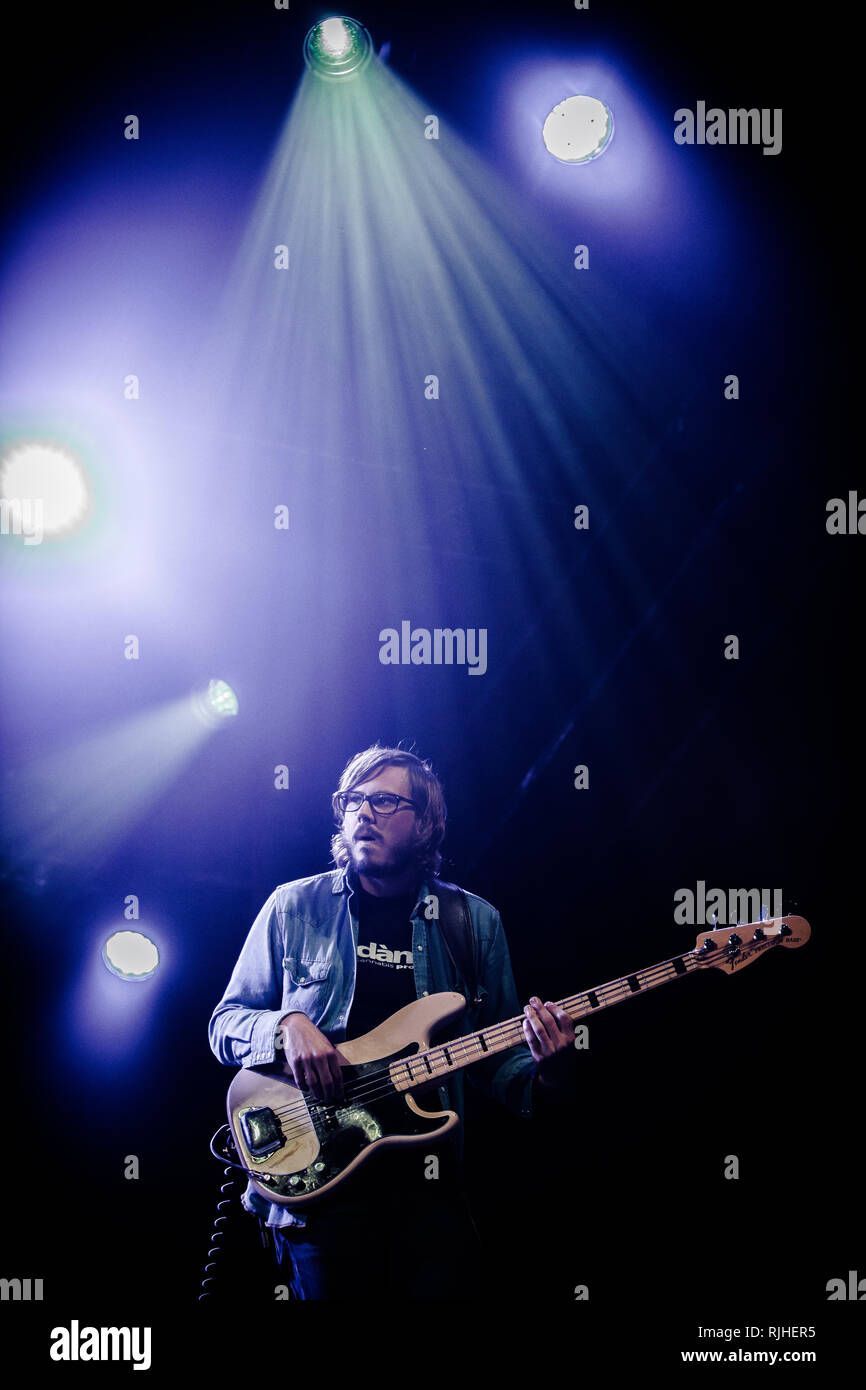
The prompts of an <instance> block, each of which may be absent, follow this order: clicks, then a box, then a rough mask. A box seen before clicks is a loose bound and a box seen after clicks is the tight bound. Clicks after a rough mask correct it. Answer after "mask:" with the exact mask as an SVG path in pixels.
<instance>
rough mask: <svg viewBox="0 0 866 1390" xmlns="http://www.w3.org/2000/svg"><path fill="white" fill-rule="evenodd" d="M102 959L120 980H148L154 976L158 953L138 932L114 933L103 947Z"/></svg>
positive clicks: (146, 938) (148, 938)
mask: <svg viewBox="0 0 866 1390" xmlns="http://www.w3.org/2000/svg"><path fill="white" fill-rule="evenodd" d="M102 959H103V961H104V962H105V964H106V966H107V967H108V969H109V970H110V971H111V973H112V974H113V975H117V976H118V977H119V978H120V979H121V980H149V979H150V977H151V976H152V975H155V974H156V970H157V967H158V965H159V951H158V950H157V948H156V946H155V945H154V943H153V942H152V941H151V939H150V937H149V936H143V935H142V933H141V932H140V931H116V932H113V933H112V935H111V936H110V937H109V938H108V940H107V941H106V943H105V945H104V946H103V948H102Z"/></svg>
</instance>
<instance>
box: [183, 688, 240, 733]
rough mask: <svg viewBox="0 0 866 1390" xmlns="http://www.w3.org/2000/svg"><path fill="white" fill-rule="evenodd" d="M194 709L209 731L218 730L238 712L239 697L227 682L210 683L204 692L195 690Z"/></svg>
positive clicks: (193, 696)
mask: <svg viewBox="0 0 866 1390" xmlns="http://www.w3.org/2000/svg"><path fill="white" fill-rule="evenodd" d="M192 707H193V711H194V713H195V715H196V717H197V718H198V719H199V720H200V721H201V723H203V724H204V725H205V726H206V727H207V728H208V729H218V728H219V727H220V725H221V724H223V723H224V722H225V720H226V719H231V718H233V716H234V715H236V714H237V712H238V697H237V695H236V694H235V692H234V691H233V690H232V688H231V686H230V685H228V684H227V683H226V682H225V681H218V680H213V681H209V682H208V685H207V688H206V689H204V690H194V691H193V694H192Z"/></svg>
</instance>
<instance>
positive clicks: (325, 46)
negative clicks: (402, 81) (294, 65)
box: [304, 15, 373, 77]
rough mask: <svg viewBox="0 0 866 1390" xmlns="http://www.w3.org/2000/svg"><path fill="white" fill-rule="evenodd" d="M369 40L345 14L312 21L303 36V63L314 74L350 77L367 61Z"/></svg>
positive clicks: (357, 24) (355, 21)
mask: <svg viewBox="0 0 866 1390" xmlns="http://www.w3.org/2000/svg"><path fill="white" fill-rule="evenodd" d="M372 52H373V40H372V39H371V38H370V35H369V34H368V33H367V30H366V29H365V28H364V26H363V24H359V23H358V21H357V20H356V19H347V18H346V17H345V15H343V16H342V17H335V18H332V19H323V20H322V22H321V23H320V24H314V25H313V27H312V29H311V30H310V32H309V33H308V34H307V37H306V38H305V39H304V62H305V63H306V65H307V67H308V68H309V69H310V72H314V73H316V75H317V76H318V77H351V76H352V75H353V74H354V73H357V72H360V71H361V69H362V68H365V67H366V66H367V64H368V63H369V61H370V56H371V54H372Z"/></svg>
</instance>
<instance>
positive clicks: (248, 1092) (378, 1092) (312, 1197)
mask: <svg viewBox="0 0 866 1390" xmlns="http://www.w3.org/2000/svg"><path fill="white" fill-rule="evenodd" d="M810 935H811V928H810V927H809V923H808V922H807V921H806V920H805V919H804V918H803V917H777V918H770V919H769V920H768V921H763V922H753V923H750V924H749V925H746V926H737V927H736V928H735V929H733V930H731V928H730V927H724V928H718V929H716V930H713V931H709V932H701V933H700V934H699V936H698V938H697V941H696V943H695V948H694V950H692V951H688V952H686V953H685V954H683V955H681V956H674V957H673V959H671V960H666V961H662V962H661V963H660V964H659V965H651V966H649V967H648V968H647V969H646V970H638V971H635V973H634V974H632V975H624V976H623V977H622V978H621V979H619V980H612V981H610V982H609V983H608V984H606V985H599V986H598V987H597V988H596V989H589V990H585V991H584V992H583V993H582V994H573V995H571V996H570V997H569V998H567V999H561V1000H560V1001H559V1007H560V1008H562V1009H564V1010H565V1012H566V1013H568V1014H569V1015H570V1017H571V1018H573V1019H574V1020H575V1021H577V1020H578V1019H583V1018H588V1017H589V1016H590V1015H591V1014H596V1013H600V1011H601V1010H602V1009H608V1008H610V1006H611V1005H612V1004H619V1003H621V1002H622V1001H623V1000H624V999H634V998H635V997H636V996H637V995H639V994H644V993H646V991H647V990H649V989H655V988H656V987H657V986H658V985H663V984H667V983H668V981H669V980H678V979H681V978H682V977H683V976H685V975H691V974H692V973H693V972H694V971H696V970H704V969H715V970H722V971H723V972H724V973H725V974H726V975H733V974H735V973H736V972H737V971H738V970H742V969H744V968H745V966H747V965H750V964H751V963H752V961H754V960H757V959H758V957H759V956H762V955H766V954H767V952H768V951H772V950H774V949H775V948H776V947H778V946H784V947H786V948H789V949H790V948H792V947H793V948H796V947H798V946H803V945H805V943H806V942H807V941H808V940H809V936H810ZM464 1008H465V1001H464V998H463V995H462V994H457V993H452V992H447V993H442V994H431V995H429V996H428V997H427V998H425V999H417V1000H415V1001H414V1002H413V1003H411V1004H407V1005H406V1006H405V1007H404V1008H402V1009H398V1010H397V1012H396V1013H395V1014H392V1015H391V1016H390V1018H387V1019H386V1020H385V1021H384V1022H383V1023H380V1024H379V1025H378V1026H377V1027H376V1028H374V1029H373V1030H372V1031H371V1032H369V1033H365V1034H364V1036H363V1037H360V1038H352V1039H351V1040H350V1041H348V1042H343V1043H341V1044H340V1045H339V1047H337V1049H336V1051H337V1055H338V1057H339V1058H340V1063H341V1072H342V1080H343V1096H342V1098H341V1099H340V1100H339V1101H336V1102H334V1103H332V1104H325V1103H324V1102H319V1101H316V1100H314V1099H313V1098H312V1097H311V1096H310V1095H308V1094H307V1093H306V1092H304V1091H302V1090H300V1088H299V1087H298V1086H296V1085H295V1083H294V1081H293V1080H292V1077H291V1075H290V1074H289V1070H288V1067H287V1066H286V1064H285V1063H274V1064H272V1065H271V1066H267V1067H244V1068H242V1069H241V1070H240V1071H239V1072H238V1073H237V1075H236V1076H235V1077H234V1079H233V1081H232V1083H231V1085H230V1087H229V1092H228V1119H229V1125H230V1127H231V1131H232V1134H233V1136H234V1140H235V1144H236V1145H237V1149H238V1154H239V1155H240V1160H241V1163H240V1166H242V1167H243V1169H244V1171H246V1172H247V1173H248V1175H249V1177H250V1178H251V1179H252V1181H253V1186H254V1187H255V1188H256V1189H257V1191H259V1192H260V1193H261V1194H262V1196H263V1197H266V1198H268V1200H269V1201H271V1202H276V1203H278V1204H280V1205H282V1206H287V1207H294V1206H297V1207H301V1206H304V1205H306V1204H307V1203H310V1202H313V1201H316V1200H318V1199H319V1198H321V1197H324V1196H325V1195H326V1194H327V1193H329V1192H333V1191H334V1189H335V1188H336V1187H338V1186H339V1184H340V1183H342V1182H343V1181H344V1180H345V1179H346V1178H348V1177H349V1176H350V1175H351V1174H352V1173H353V1172H355V1171H356V1170H357V1169H358V1168H359V1167H360V1166H361V1165H362V1164H364V1163H366V1162H367V1161H368V1160H370V1159H372V1158H374V1156H375V1155H376V1153H377V1152H379V1151H381V1150H382V1149H384V1148H386V1147H389V1146H392V1145H407V1144H430V1143H431V1141H435V1140H437V1139H439V1138H441V1137H442V1136H443V1135H445V1134H447V1133H448V1132H449V1130H452V1129H454V1127H455V1126H456V1125H457V1124H458V1123H459V1119H458V1116H457V1115H456V1114H455V1112H454V1111H453V1110H439V1111H432V1112H431V1111H425V1110H423V1109H422V1108H421V1106H419V1105H418V1103H417V1101H416V1099H415V1097H416V1095H418V1094H419V1093H421V1092H423V1091H425V1090H429V1089H431V1088H433V1087H436V1086H439V1085H441V1084H442V1082H443V1081H444V1080H446V1079H447V1078H448V1077H449V1076H451V1075H453V1074H454V1073H455V1072H458V1071H460V1070H461V1069H462V1068H463V1067H470V1066H472V1064H473V1063H474V1062H481V1061H483V1060H484V1059H485V1058H486V1057H492V1056H493V1055H494V1054H495V1053H497V1052H502V1051H504V1050H505V1049H506V1048H509V1047H515V1046H519V1045H520V1044H523V1045H524V1046H526V1039H525V1037H524V1033H523V1015H522V1014H520V1015H519V1016H518V1017H517V1018H511V1019H508V1020H507V1021H506V1022H504V1023H494V1024H491V1025H490V1026H488V1027H487V1028H482V1029H479V1031H478V1032H476V1033H467V1034H466V1035H465V1036H464V1037H458V1038H453V1039H451V1040H450V1041H447V1042H440V1043H436V1044H434V1045H432V1046H431V1041H430V1040H431V1037H432V1036H435V1035H436V1034H437V1033H441V1032H442V1031H443V1029H446V1028H449V1029H450V1027H451V1026H452V1025H453V1026H458V1025H459V1021H460V1018H461V1016H462V1014H463V1011H464Z"/></svg>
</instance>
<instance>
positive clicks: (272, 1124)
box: [240, 1105, 285, 1159]
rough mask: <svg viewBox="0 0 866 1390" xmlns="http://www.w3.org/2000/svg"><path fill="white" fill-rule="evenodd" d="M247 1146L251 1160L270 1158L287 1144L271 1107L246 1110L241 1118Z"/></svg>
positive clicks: (264, 1106) (263, 1106)
mask: <svg viewBox="0 0 866 1390" xmlns="http://www.w3.org/2000/svg"><path fill="white" fill-rule="evenodd" d="M240 1122H241V1129H242V1130H243V1134H244V1140H245V1142H246V1146H247V1148H248V1149H249V1151H250V1157H251V1158H259V1159H261V1158H268V1157H269V1156H270V1155H271V1154H273V1153H276V1151H277V1149H281V1148H282V1146H283V1144H284V1143H285V1136H284V1134H283V1131H282V1130H281V1128H280V1126H279V1123H278V1121H277V1117H276V1115H275V1114H274V1112H273V1110H272V1109H271V1107H270V1106H269V1105H262V1106H259V1107H258V1109H255V1110H245V1111H244V1113H243V1114H242V1115H241V1116H240Z"/></svg>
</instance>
